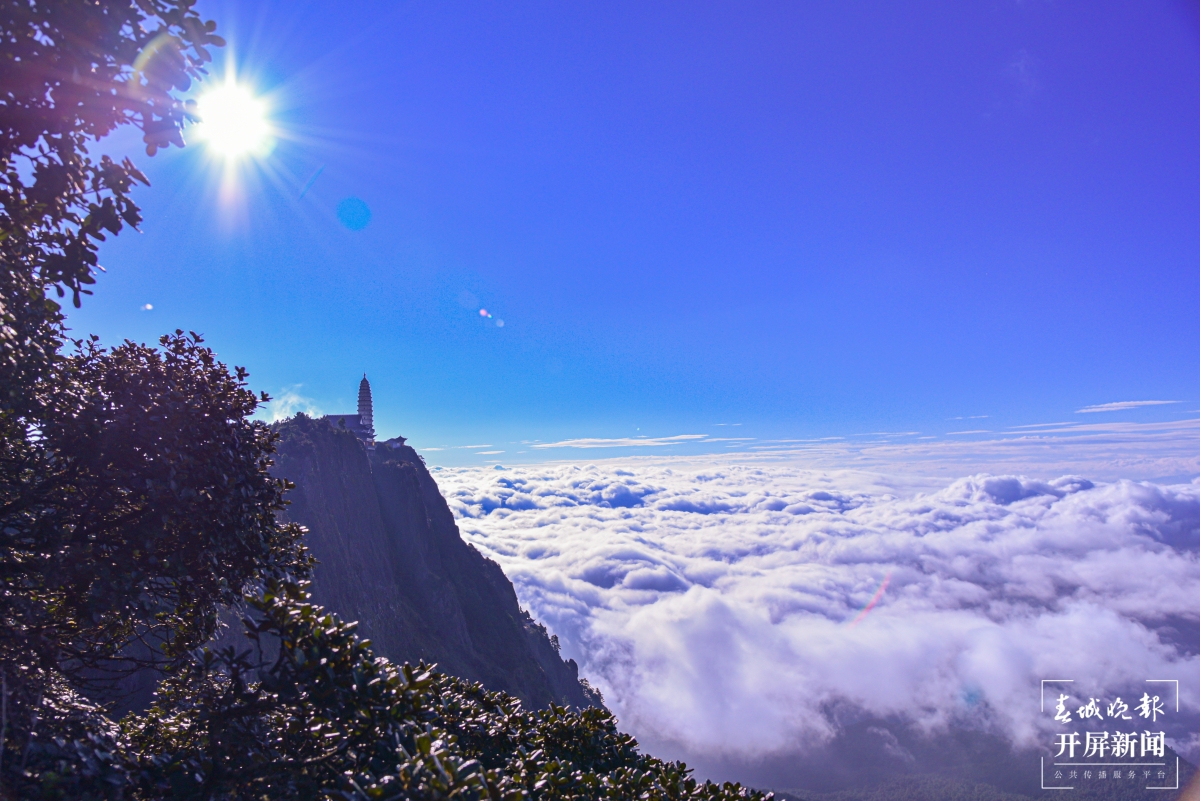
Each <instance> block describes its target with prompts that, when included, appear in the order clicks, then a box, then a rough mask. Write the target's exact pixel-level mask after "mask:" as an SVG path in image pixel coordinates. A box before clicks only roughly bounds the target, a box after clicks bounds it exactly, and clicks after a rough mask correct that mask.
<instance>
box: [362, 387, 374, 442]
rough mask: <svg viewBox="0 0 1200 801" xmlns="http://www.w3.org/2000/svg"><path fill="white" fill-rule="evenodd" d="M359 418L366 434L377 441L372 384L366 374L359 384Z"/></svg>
mask: <svg viewBox="0 0 1200 801" xmlns="http://www.w3.org/2000/svg"><path fill="white" fill-rule="evenodd" d="M358 417H359V420H360V421H361V422H362V427H363V431H364V433H366V435H367V436H368V437H370V438H371V439H375V411H374V408H373V407H372V404H371V382H370V381H367V374H366V373H363V377H362V381H360V382H359V383H358Z"/></svg>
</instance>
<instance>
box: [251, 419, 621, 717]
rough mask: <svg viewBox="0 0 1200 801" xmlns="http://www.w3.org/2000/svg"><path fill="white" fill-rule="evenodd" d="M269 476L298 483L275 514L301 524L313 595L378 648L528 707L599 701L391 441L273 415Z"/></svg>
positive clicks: (418, 468) (414, 461)
mask: <svg viewBox="0 0 1200 801" xmlns="http://www.w3.org/2000/svg"><path fill="white" fill-rule="evenodd" d="M274 428H275V430H276V431H277V432H278V434H279V441H278V443H277V452H276V456H275V465H274V466H273V467H272V469H271V472H272V474H273V475H275V476H277V477H280V478H286V479H288V480H289V481H291V482H293V483H294V484H295V487H294V489H292V490H291V491H290V492H289V493H288V495H287V497H288V500H289V505H288V507H287V509H286V510H285V512H284V515H283V516H284V518H285V519H286V520H288V521H289V522H295V523H299V524H301V525H303V526H305V527H306V528H307V529H308V534H307V536H306V538H305V542H306V544H307V545H308V547H309V549H310V550H311V552H312V554H313V555H314V556H315V557H316V559H317V566H316V570H315V573H314V578H313V584H312V593H313V601H314V602H315V603H319V604H321V605H323V606H326V607H327V608H329V609H331V610H332V611H336V612H337V613H338V614H339V615H341V616H342V617H344V618H345V619H347V620H356V621H358V624H359V629H358V630H359V633H360V634H361V636H363V637H366V638H367V639H369V640H371V642H372V646H373V648H374V649H375V651H376V652H377V653H379V654H381V655H383V656H386V657H388V658H389V659H391V660H393V661H396V662H414V663H415V662H418V661H420V660H424V661H426V662H431V663H437V665H438V666H439V669H440V670H443V671H445V672H447V673H450V674H452V675H457V676H459V677H461V678H464V679H468V680H471V681H478V682H480V683H482V684H483V685H484V686H485V687H486V688H488V689H489V690H503V691H504V692H508V693H510V694H512V695H515V696H517V697H518V698H520V699H521V700H522V701H523V702H524V703H525V704H527V705H529V706H531V707H534V708H544V707H546V706H549V705H550V704H559V705H566V706H572V707H576V708H581V709H582V708H586V707H588V706H603V699H602V698H601V696H600V694H599V692H598V691H596V690H594V689H593V688H591V686H590V685H588V683H587V681H586V679H580V677H579V668H578V666H577V665H576V663H575V661H574V660H565V661H564V660H563V659H562V658H561V656H560V655H559V653H558V649H557V648H556V647H555V644H554V642H552V640H551V639H550V636H549V633H548V632H547V630H546V628H545V627H544V626H542V625H540V624H538V623H537V622H536V621H534V620H533V618H532V617H530V615H529V614H528V613H527V612H526V611H525V610H523V609H522V608H521V606H520V603H519V601H518V600H517V596H516V592H515V590H514V589H513V586H512V583H511V582H510V581H509V580H508V578H507V577H506V576H505V575H504V572H503V571H502V570H501V568H500V566H499V565H498V564H496V563H495V562H493V561H492V560H490V559H488V558H487V557H485V556H483V555H482V554H481V553H479V551H477V550H476V549H475V548H474V547H473V546H472V545H470V544H469V543H467V542H465V541H464V540H463V539H462V537H461V536H460V534H459V531H458V526H457V524H456V523H455V521H454V515H453V513H452V512H451V511H450V507H449V506H448V505H447V504H446V501H445V499H444V498H443V497H442V494H441V491H440V490H439V489H438V486H437V483H436V482H435V481H434V479H433V477H432V475H431V474H430V473H429V470H428V469H426V467H425V463H424V460H423V459H422V458H421V457H420V455H419V454H418V453H417V452H416V451H415V450H414V449H413V448H411V447H410V446H408V445H404V444H401V443H399V442H396V441H392V442H389V443H380V444H379V445H378V446H376V447H375V448H374V449H369V448H367V447H366V446H365V445H364V444H363V443H362V442H361V441H360V440H359V438H358V437H356V436H355V435H354V434H353V433H351V432H349V431H347V430H344V429H338V428H335V427H334V426H333V425H331V424H330V423H329V422H328V421H325V420H319V419H313V418H310V417H308V416H306V415H303V414H300V415H297V416H295V417H293V418H290V419H288V420H286V421H282V422H280V423H276V424H275V425H274Z"/></svg>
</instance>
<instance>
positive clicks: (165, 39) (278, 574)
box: [0, 0, 760, 801]
mask: <svg viewBox="0 0 1200 801" xmlns="http://www.w3.org/2000/svg"><path fill="white" fill-rule="evenodd" d="M193 5H194V2H193V0H0V261H2V269H0V801H8V799H16V798H21V799H25V798H43V799H114V800H115V799H131V800H133V801H138V800H144V801H150V800H151V799H195V800H196V801H201V799H203V800H204V801H215V800H216V799H247V801H249V799H256V800H259V801H261V800H264V799H272V800H273V801H274V800H277V799H297V800H298V801H299V800H300V799H304V800H305V801H307V800H308V799H402V798H403V799H408V798H414V799H416V798H419V799H524V798H528V799H598V798H606V799H626V798H645V799H685V798H687V799H731V798H748V797H760V796H759V795H758V794H756V793H752V792H751V791H748V790H746V789H744V788H741V787H738V786H736V785H728V784H727V785H720V786H718V785H715V784H711V783H701V782H697V781H696V780H695V779H693V778H691V777H690V775H689V772H688V771H687V769H686V768H685V767H684V766H683V765H682V764H668V763H664V762H661V761H659V760H656V759H654V758H652V757H649V756H645V755H642V754H640V753H639V752H638V750H637V747H636V743H635V742H634V741H633V740H632V739H631V738H629V737H628V736H627V735H623V734H621V733H620V732H618V731H617V728H616V721H615V720H614V719H613V718H612V716H611V715H610V714H609V713H608V712H606V711H605V710H603V709H597V708H592V709H586V710H567V709H564V708H560V707H555V708H552V709H549V710H546V711H543V712H538V713H531V712H528V711H525V710H524V709H522V708H521V705H520V702H519V701H517V700H516V699H514V698H512V697H510V696H507V695H504V694H502V693H489V692H487V691H485V690H484V689H483V688H482V687H480V686H479V685H468V684H466V683H464V682H461V681H459V680H457V679H453V678H451V677H448V676H445V675H442V674H440V673H438V672H436V671H435V670H433V669H432V668H431V667H428V666H425V665H421V666H418V667H415V668H414V667H412V666H409V665H405V666H396V665H393V664H391V663H390V662H388V661H387V660H386V659H383V658H380V657H377V656H375V655H374V654H373V653H372V651H371V648H370V644H369V643H368V642H367V641H365V640H362V639H360V638H358V637H357V636H356V635H355V633H354V625H353V624H347V623H343V622H342V621H340V620H338V619H337V617H336V616H334V615H332V614H328V613H326V612H325V611H324V610H322V609H320V608H319V607H316V606H313V605H312V604H311V603H310V602H309V596H308V593H307V591H306V586H307V580H308V577H309V575H310V572H311V560H310V558H309V557H308V556H307V554H306V552H305V549H304V545H303V533H304V532H303V529H301V528H299V527H297V526H294V525H283V524H281V523H280V522H279V521H278V520H277V518H276V513H277V512H279V511H280V510H281V509H282V507H283V505H284V503H285V500H284V497H285V492H286V490H287V489H288V486H289V485H288V484H287V482H285V481H282V480H277V479H273V478H272V477H271V475H270V473H269V472H268V468H269V467H270V466H271V456H272V454H273V453H274V448H275V439H276V434H275V433H274V432H272V431H271V430H270V429H269V428H268V427H267V426H265V425H264V424H263V423H261V422H257V421H254V420H253V419H252V415H253V414H254V412H255V410H256V409H257V407H258V405H259V403H261V402H262V401H264V400H266V396H265V395H263V396H261V397H260V396H255V395H254V393H252V392H251V391H250V390H249V389H247V387H246V372H245V371H244V370H243V369H241V368H236V369H235V370H234V371H232V372H231V371H230V370H229V369H228V368H227V367H226V366H225V365H224V364H222V363H220V362H219V361H217V359H216V357H215V355H214V354H213V352H212V351H211V350H209V349H208V348H206V347H205V346H204V345H203V342H202V340H201V338H200V337H199V336H197V335H195V334H184V332H182V331H176V332H175V333H174V334H170V335H167V336H164V337H162V339H161V340H160V341H159V347H157V348H154V347H147V346H145V345H139V344H136V343H133V342H128V341H126V342H125V343H123V344H121V345H118V346H117V347H114V348H105V347H102V346H101V345H100V344H99V343H98V341H97V340H96V339H95V338H92V339H88V340H79V341H74V342H69V341H68V340H67V339H66V333H65V330H64V327H63V317H62V314H61V308H60V306H59V305H58V303H57V302H56V301H54V300H52V299H50V298H49V297H48V295H50V294H55V295H57V296H58V297H63V296H64V295H65V294H66V293H67V292H70V293H71V295H72V299H73V302H74V303H75V304H76V305H78V304H79V303H80V296H81V295H83V294H87V293H88V290H87V286H89V285H90V284H92V283H93V282H94V280H95V277H94V276H95V272H96V270H97V269H98V262H97V255H96V254H97V249H98V246H99V243H100V242H101V241H103V240H104V238H105V236H106V235H109V234H117V233H119V232H120V231H121V230H122V228H123V227H124V226H125V225H131V226H135V225H138V224H139V223H140V222H141V217H140V212H139V210H138V207H137V206H136V204H135V203H134V202H133V200H132V198H131V196H130V192H131V190H132V188H133V186H134V185H135V184H137V183H142V184H144V183H146V179H145V177H144V176H143V175H142V174H141V173H140V172H138V170H137V168H136V167H134V165H133V164H132V163H131V162H129V161H128V160H124V161H121V162H120V163H118V162H116V161H114V160H112V159H109V158H107V157H105V156H101V157H100V158H99V160H98V161H97V160H94V159H93V158H92V156H91V155H90V154H89V148H92V147H95V144H96V142H97V140H99V139H100V138H101V137H103V136H105V135H107V134H108V133H110V132H111V131H112V130H114V129H115V128H116V127H118V126H121V125H127V124H133V125H137V126H138V127H140V128H141V130H142V131H143V132H144V139H145V142H146V146H147V147H146V149H147V152H148V153H149V154H150V155H154V153H155V151H156V150H157V149H158V148H160V147H166V146H167V145H169V144H176V145H182V144H183V139H182V135H181V132H182V128H183V125H184V124H185V123H186V122H187V121H188V119H189V109H188V107H187V105H186V104H185V103H183V102H181V101H180V100H179V99H178V98H177V97H176V96H175V95H173V94H172V93H173V91H177V90H183V89H186V88H187V87H188V86H189V84H190V82H191V81H192V80H193V79H194V78H197V77H199V76H200V75H202V73H203V66H204V64H205V63H206V62H208V61H209V59H210V56H209V54H208V51H207V50H206V48H207V47H208V46H210V45H216V46H220V45H221V44H222V42H221V40H220V39H219V38H218V37H216V36H215V35H214V34H213V31H214V30H215V28H216V26H215V24H214V23H212V22H206V21H203V20H202V19H201V18H200V17H199V16H197V15H196V13H195V11H194V10H193ZM234 612H240V613H241V614H243V615H244V619H243V620H242V622H241V623H240V624H238V625H236V626H235V627H234V628H236V629H238V630H240V637H232V638H226V640H225V642H228V641H230V640H231V639H232V641H234V642H240V643H241V647H240V648H239V647H238V646H237V645H224V646H222V647H217V645H216V644H215V643H217V642H218V641H219V640H218V639H214V638H218V637H219V636H220V635H221V631H222V629H223V626H222V624H221V620H222V619H228V618H229V617H230V616H231V614H232V613H234ZM247 646H249V647H247ZM131 675H136V676H139V677H144V676H146V675H149V676H150V677H151V678H152V679H153V680H154V681H156V682H158V690H157V693H156V695H155V697H154V699H153V702H152V703H151V704H150V705H149V708H145V709H136V708H135V709H134V710H133V711H132V712H130V713H129V714H127V715H125V716H124V717H123V718H122V719H121V720H120V721H116V720H114V717H115V715H116V710H117V709H119V708H120V707H121V703H122V698H121V696H120V691H121V688H122V687H123V686H125V685H124V684H123V680H124V679H127V678H129V677H130V676H131Z"/></svg>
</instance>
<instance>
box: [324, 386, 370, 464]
mask: <svg viewBox="0 0 1200 801" xmlns="http://www.w3.org/2000/svg"><path fill="white" fill-rule="evenodd" d="M324 419H326V420H328V421H329V422H330V423H332V424H333V425H334V427H337V428H345V429H346V430H348V431H350V432H351V433H352V434H354V435H355V436H356V437H358V438H359V439H361V440H362V441H363V442H364V443H365V444H366V445H367V447H374V446H375V409H374V404H372V402H371V382H370V381H368V380H367V374H366V373H363V377H362V381H360V382H358V414H327V415H325V417H324Z"/></svg>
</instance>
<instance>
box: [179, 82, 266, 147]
mask: <svg viewBox="0 0 1200 801" xmlns="http://www.w3.org/2000/svg"><path fill="white" fill-rule="evenodd" d="M196 111H197V114H198V116H199V117H200V122H199V124H198V125H197V131H196V133H197V137H198V138H199V139H200V140H202V141H203V142H205V143H206V144H207V145H208V147H210V148H212V149H213V150H214V151H215V152H217V153H219V154H220V155H222V156H224V157H226V158H239V157H242V156H247V155H255V154H260V153H262V152H263V151H264V150H266V149H267V148H269V146H270V141H271V126H270V123H268V121H267V108H266V104H264V103H263V101H262V100H260V99H258V98H257V97H255V96H254V94H253V93H252V92H251V91H250V90H249V89H248V88H247V87H246V86H243V85H241V84H237V83H232V82H230V83H225V84H223V85H221V86H218V87H215V88H213V89H212V90H210V91H208V92H205V93H204V94H203V95H201V96H200V97H199V98H197V100H196Z"/></svg>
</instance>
